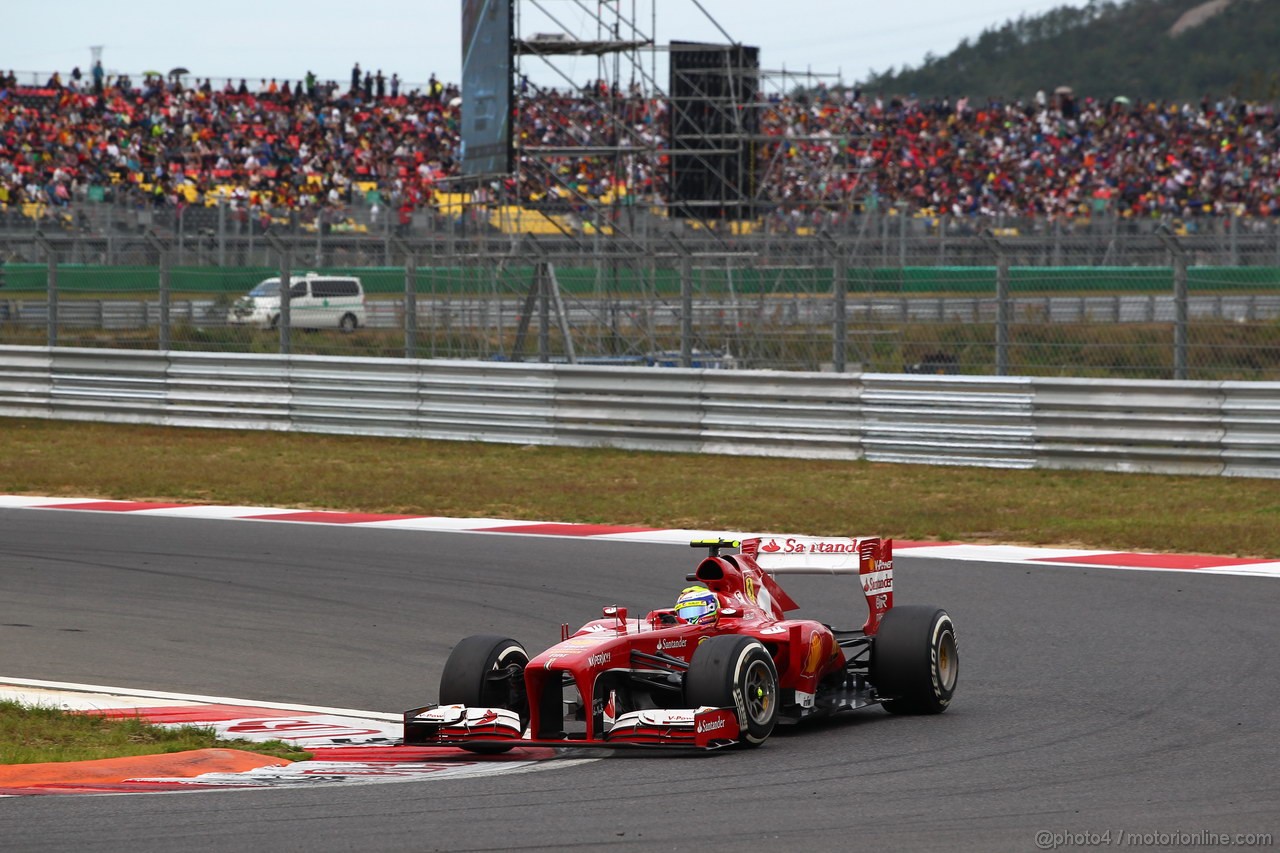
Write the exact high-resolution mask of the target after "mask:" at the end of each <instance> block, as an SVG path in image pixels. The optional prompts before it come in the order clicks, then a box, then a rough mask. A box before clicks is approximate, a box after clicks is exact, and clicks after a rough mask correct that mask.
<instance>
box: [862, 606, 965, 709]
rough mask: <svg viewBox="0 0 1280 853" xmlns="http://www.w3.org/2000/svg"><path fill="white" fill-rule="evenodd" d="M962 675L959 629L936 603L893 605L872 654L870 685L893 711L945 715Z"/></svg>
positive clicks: (881, 625) (882, 703)
mask: <svg viewBox="0 0 1280 853" xmlns="http://www.w3.org/2000/svg"><path fill="white" fill-rule="evenodd" d="M959 675H960V656H959V654H958V652H957V650H956V628H955V625H954V624H953V623H952V621H951V617H950V616H949V615H948V614H947V611H945V610H943V609H941V608H939V607H934V606H932V605H919V604H908V605H902V606H900V607H894V608H893V609H891V610H890V611H889V612H888V613H886V614H885V615H884V618H883V619H882V620H881V621H880V629H879V631H877V632H876V641H875V646H874V648H873V649H872V653H871V683H872V684H873V685H874V686H875V688H876V693H877V694H879V696H880V697H881V700H880V704H881V706H882V707H883V708H884V709H885V710H886V711H888V712H889V713H891V714H941V713H942V712H943V711H945V710H947V706H949V705H950V704H951V697H952V695H953V694H954V693H955V690H956V681H957V679H958V678H959Z"/></svg>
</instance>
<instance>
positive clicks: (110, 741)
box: [0, 700, 311, 764]
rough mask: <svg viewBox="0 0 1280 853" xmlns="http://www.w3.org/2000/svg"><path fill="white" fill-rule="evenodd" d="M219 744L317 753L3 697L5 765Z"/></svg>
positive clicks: (298, 756)
mask: <svg viewBox="0 0 1280 853" xmlns="http://www.w3.org/2000/svg"><path fill="white" fill-rule="evenodd" d="M214 747H217V748H222V749H243V750H245V751H247V752H258V753H261V754H263V755H272V756H275V757H277V758H283V759H287V760H289V761H303V760H305V759H308V758H310V757H311V754H310V753H309V752H306V751H304V750H301V749H298V748H297V747H295V746H293V745H292V744H288V743H284V742H282V741H278V740H275V741H268V742H265V743H264V742H254V741H247V740H222V739H219V738H218V736H217V735H216V734H215V733H214V731H213V729H211V728H201V727H198V726H182V727H178V728H165V727H161V726H153V725H151V724H149V723H146V722H143V721H142V720H139V719H136V718H125V719H113V718H108V717H101V716H95V715H93V714H73V713H68V712H66V711H62V710H59V709H57V708H49V707H40V706H31V705H24V704H22V703H19V702H13V701H8V700H0V764H37V763H47V762H55V761H89V760H93V759H97V758H124V757H128V756H135V755H161V754H165V753H170V752H185V751H187V750H191V749H210V748H214Z"/></svg>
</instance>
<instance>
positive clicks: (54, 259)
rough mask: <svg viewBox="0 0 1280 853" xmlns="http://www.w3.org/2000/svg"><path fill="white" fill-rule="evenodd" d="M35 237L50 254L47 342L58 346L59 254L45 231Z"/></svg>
mask: <svg viewBox="0 0 1280 853" xmlns="http://www.w3.org/2000/svg"><path fill="white" fill-rule="evenodd" d="M35 237H36V243H38V244H39V245H40V248H42V249H44V251H45V254H46V255H48V256H49V275H48V278H47V279H46V284H45V305H46V313H47V315H48V321H49V328H48V333H47V338H46V342H47V345H48V346H50V347H56V346H57V345H58V254H57V252H56V251H55V250H54V248H53V244H52V243H50V242H49V238H48V237H46V236H44V232H43V231H39V230H37V231H36V234H35Z"/></svg>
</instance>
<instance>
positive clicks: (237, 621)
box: [0, 510, 1280, 853]
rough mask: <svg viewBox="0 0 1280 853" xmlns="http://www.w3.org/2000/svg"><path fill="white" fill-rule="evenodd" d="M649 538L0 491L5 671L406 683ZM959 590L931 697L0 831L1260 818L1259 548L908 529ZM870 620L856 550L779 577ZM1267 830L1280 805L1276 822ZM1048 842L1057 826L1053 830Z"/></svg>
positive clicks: (648, 552)
mask: <svg viewBox="0 0 1280 853" xmlns="http://www.w3.org/2000/svg"><path fill="white" fill-rule="evenodd" d="M695 558H696V554H695V553H694V552H692V551H690V550H688V549H682V548H679V547H674V546H670V545H640V544H624V543H619V542H600V541H582V540H568V539H552V538H536V537H518V536H513V535H476V534H466V533H423V532H416V531H391V530H363V529H351V528H342V527H336V526H318V525H302V524H287V523H272V522H260V523H258V522H239V521H236V522H230V521H217V520H191V519H177V518H142V517H127V516H126V517H122V516H120V515H115V514H97V513H80V512H77V513H67V512H58V511H40V510H0V673H2V674H4V675H7V676H15V677H24V678H37V679H50V680H57V681H69V682H84V683H93V684H111V685H117V686H128V687H136V688H144V689H153V690H167V691H179V692H190V693H198V694H207V695H224V696H237V697H243V698H247V699H263V700H275V701H283V702H298V703H305V704H314V705H328V706H337V707H348V708H365V709H369V710H381V711H399V710H402V709H404V708H406V707H410V706H413V705H416V704H420V703H422V702H425V701H430V700H432V699H434V698H435V692H436V683H437V680H438V678H439V675H440V670H441V668H442V666H443V664H444V661H445V658H446V657H447V654H448V650H449V648H450V646H451V644H452V643H453V642H455V641H456V640H457V639H458V638H459V637H461V636H463V635H466V634H470V633H479V632H494V631H503V632H508V633H509V634H510V636H513V637H515V638H517V639H520V640H522V641H523V642H525V644H526V645H527V646H528V647H529V648H531V649H533V648H540V647H541V646H544V645H547V644H550V643H552V642H554V641H555V640H556V639H557V638H558V636H559V624H560V622H562V621H565V622H569V623H571V624H573V625H574V626H575V627H576V626H577V624H579V623H582V622H585V621H587V620H588V619H591V618H594V617H595V616H597V615H598V614H599V607H600V605H601V604H607V603H618V604H622V605H626V606H628V607H629V608H631V609H632V612H637V611H639V612H643V611H644V610H647V609H648V608H649V607H653V606H663V605H666V604H668V603H669V602H670V601H672V600H674V597H675V595H676V593H677V592H678V591H679V589H680V588H681V587H682V586H683V585H684V581H683V578H684V573H685V572H687V571H690V570H691V569H692V566H693V561H694V559H695ZM896 568H897V571H896V578H895V581H896V589H895V597H896V600H897V601H898V602H899V603H908V602H912V603H936V604H939V605H942V606H944V607H946V608H947V609H948V610H949V611H950V612H951V614H952V616H953V617H954V618H955V620H956V624H957V628H958V632H959V640H960V652H961V672H960V685H959V689H958V691H957V694H956V699H955V702H954V704H953V705H952V707H951V709H950V710H949V711H948V712H947V713H945V714H943V715H941V716H937V717H925V718H903V717H891V716H889V715H887V714H885V713H883V712H882V711H880V710H879V709H868V710H864V711H861V712H858V713H856V714H851V715H847V716H845V717H843V718H840V719H837V720H831V721H826V722H820V723H817V724H813V725H807V726H803V727H801V728H799V729H796V730H787V731H782V732H780V733H778V734H775V736H774V737H773V738H771V739H770V740H769V742H768V743H766V744H765V745H764V746H763V747H762V748H760V749H757V750H746V751H736V752H728V753H719V754H711V755H700V756H693V757H671V756H669V755H657V754H653V753H643V754H635V753H617V754H614V755H612V756H610V757H608V758H605V759H604V760H601V761H596V762H593V763H589V764H585V765H576V766H572V767H565V768H564V769H556V770H549V771H544V772H540V773H536V774H532V775H527V776H521V775H509V776H500V777H490V778H485V779H472V780H457V781H448V782H443V781H439V782H406V783H395V784H385V785H369V786H352V787H326V788H313V789H306V790H298V789H291V790H256V791H232V792H208V793H201V794H168V795H165V794H159V795H144V796H125V797H25V798H15V799H8V800H0V850H5V851H10V850H12V851H37V850H68V849H81V850H95V851H96V850H129V851H134V852H135V853H152V852H153V851H155V853H159V851H166V853H167V851H172V850H178V849H181V850H194V851H199V850H219V851H222V850H306V851H329V850H333V851H338V850H361V851H364V850H388V851H401V850H437V849H438V850H509V849H517V848H518V849H549V850H574V849H587V848H599V847H608V848H610V849H616V850H646V851H647V850H698V851H707V850H733V851H742V850H801V849H804V850H832V851H847V850H855V849H882V850H904V849H947V850H951V851H963V850H975V851H979V850H981V851H986V850H1035V849H1037V843H1036V842H1037V833H1044V832H1048V833H1060V834H1063V833H1090V832H1092V833H1103V832H1106V831H1108V830H1111V831H1112V832H1116V831H1120V832H1133V833H1154V832H1165V833H1170V832H1187V833H1193V832H1197V831H1200V832H1204V831H1209V832H1215V833H1219V832H1226V833H1235V832H1241V833H1265V832H1271V833H1277V831H1278V830H1280V806H1277V803H1278V802H1280V781H1278V777H1277V774H1276V772H1275V771H1276V754H1277V753H1276V746H1275V744H1276V740H1275V733H1276V731H1280V710H1278V709H1277V698H1278V697H1280V687H1277V679H1276V663H1275V661H1276V650H1277V648H1278V647H1280V619H1277V617H1276V614H1277V613H1278V612H1280V584H1277V583H1276V581H1275V580H1274V579H1268V578H1250V577H1235V576H1225V575H1219V576H1203V575H1195V574H1192V573H1177V572H1136V571H1114V570H1106V569H1094V568H1088V567H1084V568H1061V567H1043V568H1041V567H1035V568H1028V567H1026V566H1005V565H999V564H991V563H986V564H966V563H962V562H958V561H946V562H943V561H937V560H928V559H923V558H914V559H913V558H910V557H905V556H900V557H899V559H898V560H897V566H896ZM787 589H788V590H789V591H791V592H792V594H793V596H794V597H795V598H797V600H799V601H800V602H801V603H802V604H804V603H805V602H816V603H817V606H814V607H811V608H808V609H806V610H804V611H802V614H803V615H807V616H813V617H817V618H823V619H827V620H828V621H832V622H834V623H836V624H837V626H848V625H854V624H860V622H861V620H862V618H863V616H864V614H865V606H864V605H863V604H862V603H861V596H860V595H859V594H858V590H857V589H856V587H855V586H854V581H853V580H852V579H847V578H836V579H832V578H808V577H805V578H789V579H788V580H787ZM1278 834H1280V833H1278ZM1063 849H1066V848H1063Z"/></svg>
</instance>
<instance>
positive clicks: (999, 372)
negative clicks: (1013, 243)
mask: <svg viewBox="0 0 1280 853" xmlns="http://www.w3.org/2000/svg"><path fill="white" fill-rule="evenodd" d="M981 237H982V242H984V243H986V244H987V248H988V249H990V250H991V252H992V254H994V255H995V256H996V376H1008V375H1009V318H1010V316H1011V315H1012V313H1013V311H1012V306H1011V305H1010V304H1009V255H1008V253H1007V252H1006V251H1005V248H1004V245H1003V244H1002V243H1001V242H1000V241H999V240H997V239H996V236H995V235H994V234H992V233H991V229H990V228H988V229H986V230H985V231H983V232H982V234H981Z"/></svg>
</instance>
